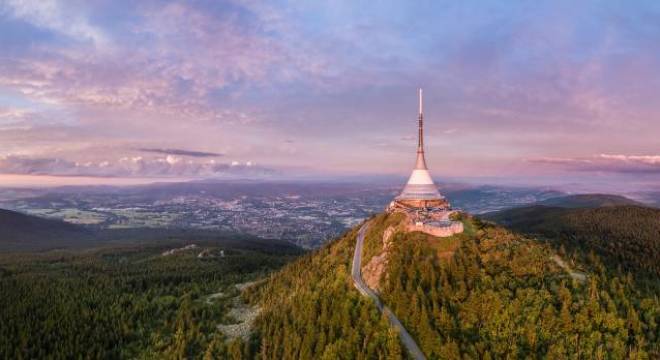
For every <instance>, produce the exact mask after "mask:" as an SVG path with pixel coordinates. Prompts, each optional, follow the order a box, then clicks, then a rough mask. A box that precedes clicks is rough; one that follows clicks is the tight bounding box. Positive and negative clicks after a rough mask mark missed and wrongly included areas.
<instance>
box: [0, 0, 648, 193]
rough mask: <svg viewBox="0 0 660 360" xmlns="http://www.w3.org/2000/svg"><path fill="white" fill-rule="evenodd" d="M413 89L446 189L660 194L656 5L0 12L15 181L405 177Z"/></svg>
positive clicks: (186, 5) (99, 4)
mask: <svg viewBox="0 0 660 360" xmlns="http://www.w3.org/2000/svg"><path fill="white" fill-rule="evenodd" d="M418 87H422V88H423V89H424V94H425V108H426V126H427V139H426V144H427V156H428V158H427V160H428V162H429V167H430V169H431V171H432V173H433V174H434V175H435V176H438V177H448V178H450V177H494V178H498V177H501V178H510V179H514V178H525V179H535V178H537V179H543V178H553V179H562V178H565V179H571V180H570V181H575V182H585V183H588V182H590V181H600V180H592V179H614V180H613V181H621V182H622V183H625V182H626V181H627V180H626V179H631V180H634V181H639V182H643V183H647V184H654V183H655V184H658V183H660V2H658V1H593V2H589V1H565V2H564V1H547V2H543V1H540V2H537V1H520V2H515V1H461V2H455V1H452V2H440V1H428V2H413V1H398V2H386V1H364V2H363V1H346V2H340V1H330V2H320V1H291V2H289V1H263V2H262V1H245V2H241V1H236V2H232V1H228V2H221V1H179V2H168V1H117V0H112V1H50V0H35V1H14V0H0V184H1V183H2V178H3V177H4V178H5V179H8V178H11V179H16V176H17V175H30V177H34V176H47V178H48V179H57V178H58V177H53V175H56V176H75V177H79V178H80V179H89V181H90V182H94V183H95V182H99V180H95V179H105V178H108V177H115V178H122V179H124V178H134V179H138V178H140V179H143V178H182V179H183V178H185V179H196V178H207V177H225V176H240V177H255V178H258V177H264V176H271V177H272V176H281V175H283V174H299V175H305V174H311V175H314V176H320V177H322V176H358V175H387V174H394V175H402V176H403V175H406V174H407V173H408V172H409V170H410V168H411V167H412V165H413V162H414V151H415V145H416V140H415V134H416V128H415V126H416V124H415V118H416V101H417V99H416V88H418ZM9 174H11V175H9ZM19 179H20V177H19ZM54 181H55V182H57V180H54ZM101 182H102V181H101Z"/></svg>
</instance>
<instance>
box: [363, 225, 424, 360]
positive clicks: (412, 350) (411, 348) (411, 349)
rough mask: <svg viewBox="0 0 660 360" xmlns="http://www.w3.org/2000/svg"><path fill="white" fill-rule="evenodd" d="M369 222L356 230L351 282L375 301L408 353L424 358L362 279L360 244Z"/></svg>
mask: <svg viewBox="0 0 660 360" xmlns="http://www.w3.org/2000/svg"><path fill="white" fill-rule="evenodd" d="M368 227H369V223H366V224H364V225H362V227H361V228H360V231H359V232H358V236H357V242H356V244H355V254H354V255H353V268H352V270H351V275H352V276H353V283H354V284H355V287H356V288H357V289H358V291H359V292H360V293H361V294H362V295H364V296H368V297H370V298H371V299H372V300H373V301H374V302H375V303H376V307H378V310H379V311H380V312H381V313H383V314H385V316H386V317H387V320H388V321H389V322H390V326H392V327H393V328H394V329H396V330H397V331H398V332H399V336H400V337H401V342H403V345H404V346H405V347H406V349H408V353H409V354H410V356H412V358H413V359H416V360H426V357H425V356H424V353H423V352H422V350H420V348H419V346H417V343H416V342H415V339H413V338H412V336H410V333H408V331H407V330H406V328H404V327H403V324H401V321H399V319H397V317H396V315H394V313H393V312H392V311H391V310H390V309H389V308H388V307H387V306H385V305H383V302H382V301H380V298H379V297H378V295H376V293H375V292H374V291H373V290H371V289H370V288H369V286H367V284H366V283H365V282H364V280H363V279H362V271H361V269H362V246H363V245H364V234H365V233H366V232H367V228H368Z"/></svg>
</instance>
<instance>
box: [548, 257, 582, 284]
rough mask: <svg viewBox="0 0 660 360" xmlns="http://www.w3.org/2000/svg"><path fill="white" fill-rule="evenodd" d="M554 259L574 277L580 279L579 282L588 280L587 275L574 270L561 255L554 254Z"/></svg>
mask: <svg viewBox="0 0 660 360" xmlns="http://www.w3.org/2000/svg"><path fill="white" fill-rule="evenodd" d="M552 260H553V261H554V262H555V263H557V265H559V267H561V268H562V269H564V270H565V271H566V272H567V273H568V274H569V275H570V276H571V277H572V278H573V279H575V280H577V281H579V282H585V281H586V280H587V275H585V274H584V273H581V272H578V271H573V270H572V269H571V267H570V266H568V264H566V262H564V260H562V259H561V258H560V257H559V255H554V256H553V257H552Z"/></svg>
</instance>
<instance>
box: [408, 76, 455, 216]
mask: <svg viewBox="0 0 660 360" xmlns="http://www.w3.org/2000/svg"><path fill="white" fill-rule="evenodd" d="M422 101H423V100H422V89H419V117H418V134H417V136H418V139H417V161H416V162H415V168H414V169H413V171H412V174H411V175H410V178H409V179H408V183H407V184H406V186H405V187H404V188H403V191H402V192H401V195H399V196H397V198H396V200H398V201H404V202H406V203H410V204H414V205H415V206H423V207H425V206H427V205H432V203H436V204H438V205H440V204H444V203H446V200H445V198H444V197H443V196H442V195H440V192H438V188H437V187H436V186H435V184H434V183H433V179H432V178H431V174H430V173H429V170H428V168H427V167H426V159H425V158H424V109H423V103H422Z"/></svg>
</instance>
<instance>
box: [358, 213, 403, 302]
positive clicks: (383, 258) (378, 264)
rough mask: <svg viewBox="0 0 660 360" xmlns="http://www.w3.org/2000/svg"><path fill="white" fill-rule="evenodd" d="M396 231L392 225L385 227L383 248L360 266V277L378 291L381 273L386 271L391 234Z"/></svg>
mask: <svg viewBox="0 0 660 360" xmlns="http://www.w3.org/2000/svg"><path fill="white" fill-rule="evenodd" d="M395 232H396V228H395V227H393V226H390V227H388V228H387V229H385V232H384V233H383V250H382V252H381V253H380V254H378V255H375V256H374V257H372V258H371V260H370V261H369V263H368V264H367V265H365V266H364V267H363V268H362V277H363V278H364V281H365V282H366V283H367V285H368V286H369V287H370V288H371V289H373V290H374V291H376V292H378V291H379V290H380V284H381V280H382V278H383V275H384V274H386V273H387V259H388V255H389V254H388V250H389V248H390V244H391V243H392V235H394V233H395Z"/></svg>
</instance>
